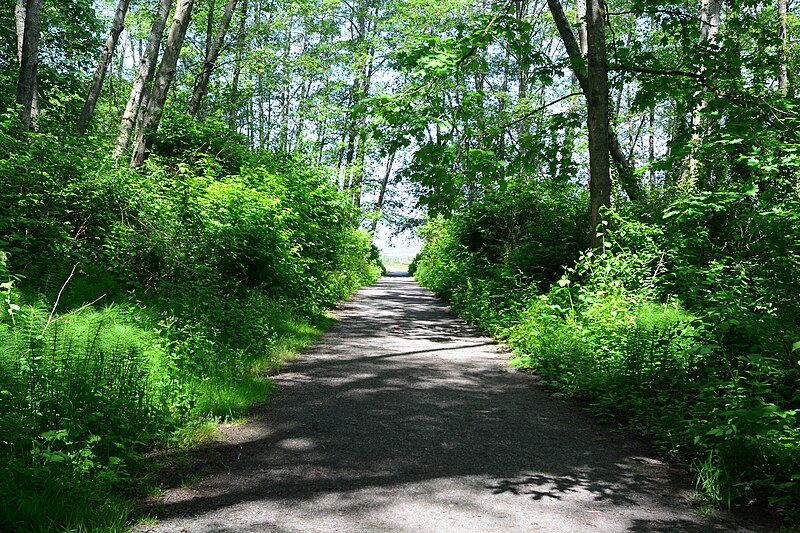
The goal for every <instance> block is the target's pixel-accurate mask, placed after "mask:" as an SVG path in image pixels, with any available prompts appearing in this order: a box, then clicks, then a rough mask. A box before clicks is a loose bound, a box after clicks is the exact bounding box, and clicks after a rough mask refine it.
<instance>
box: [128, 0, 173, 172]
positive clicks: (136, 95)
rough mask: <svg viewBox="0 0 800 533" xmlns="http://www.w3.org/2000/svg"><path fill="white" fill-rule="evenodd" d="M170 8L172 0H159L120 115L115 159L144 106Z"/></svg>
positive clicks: (129, 137) (129, 136)
mask: <svg viewBox="0 0 800 533" xmlns="http://www.w3.org/2000/svg"><path fill="white" fill-rule="evenodd" d="M171 8H172V0H161V3H160V4H159V6H158V11H157V12H156V17H155V20H154V21H153V26H152V29H151V30H150V38H149V40H148V41H147V47H146V48H145V50H144V52H143V53H142V54H141V56H142V60H141V63H140V64H139V70H138V71H137V72H136V76H135V77H134V80H133V86H132V87H131V94H130V97H129V98H128V103H127V105H126V106H125V112H124V113H123V115H122V122H121V123H120V126H119V135H118V136H117V141H116V143H115V144H114V158H115V159H119V156H120V155H122V153H123V152H124V151H125V150H127V149H128V143H129V142H130V140H131V133H132V132H133V126H134V124H135V122H136V116H137V115H138V114H139V109H140V107H141V106H142V105H146V102H145V101H144V94H145V87H146V86H147V84H148V83H150V80H152V79H153V73H154V72H155V69H156V61H157V59H158V51H159V49H160V48H161V38H162V36H163V35H164V28H165V27H166V25H167V16H169V10H170V9H171Z"/></svg>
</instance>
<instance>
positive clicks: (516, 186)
mask: <svg viewBox="0 0 800 533" xmlns="http://www.w3.org/2000/svg"><path fill="white" fill-rule="evenodd" d="M799 39H800V6H798V5H796V3H795V2H791V1H789V0H771V1H768V2H765V1H755V0H725V1H723V0H694V1H687V0H684V1H666V0H650V1H644V0H607V1H606V2H603V1H601V0H575V1H574V2H572V1H559V0H546V1H545V0H481V1H469V0H437V1H431V0H340V1H337V0H294V1H291V2H290V1H283V2H282V1H277V0H220V1H217V0H118V1H117V0H60V1H59V2H53V1H51V0H5V1H4V3H3V5H2V9H0V86H2V88H3V89H2V91H0V206H2V210H3V216H2V218H0V293H2V310H0V313H1V316H0V461H2V463H3V464H5V465H7V467H6V468H4V469H2V470H1V471H0V502H2V503H1V504H0V524H4V525H6V526H7V527H8V528H9V529H11V530H18V531H76V532H77V531H122V530H125V528H127V527H128V526H129V518H128V517H129V513H130V512H131V509H132V504H131V501H132V500H134V499H135V498H136V497H139V496H141V495H142V494H146V493H148V491H154V490H157V489H156V488H154V487H152V486H151V485H150V484H149V476H150V472H151V471H152V463H153V455H152V450H153V449H161V450H164V449H180V448H182V447H186V446H191V445H192V443H196V442H198V441H200V440H202V439H203V438H204V437H205V436H207V435H208V434H210V433H212V432H213V428H214V427H215V426H216V425H217V424H218V423H219V422H220V421H229V422H232V421H236V420H239V419H240V418H241V417H242V416H244V415H245V414H246V412H247V410H248V408H249V407H250V406H251V405H253V404H254V403H256V402H260V401H263V400H264V399H265V398H267V397H268V396H269V395H270V394H271V392H272V389H273V385H272V383H271V381H270V377H269V376H270V373H271V372H273V371H274V370H275V369H276V368H278V367H279V366H280V365H281V364H282V362H283V361H284V360H286V359H287V358H290V357H293V356H294V355H295V354H297V353H298V352H300V351H302V349H303V348H304V347H305V346H307V345H308V344H309V343H311V342H313V341H314V340H315V339H316V338H317V336H318V335H319V334H320V332H321V331H323V330H324V329H325V328H326V326H327V324H328V323H329V322H330V320H331V319H330V318H329V315H328V314H327V313H326V312H327V310H329V309H331V308H332V307H334V306H335V305H336V303H337V302H338V301H341V300H342V299H345V298H347V297H348V295H349V294H350V293H352V292H353V291H354V290H356V289H357V288H359V287H361V286H363V285H365V284H369V283H372V282H373V281H375V280H376V279H377V278H378V277H379V276H380V275H381V272H382V270H383V265H382V263H381V258H380V251H379V250H378V249H377V248H376V247H375V245H374V244H373V241H374V239H375V236H376V234H377V233H378V232H380V231H384V232H391V233H393V234H395V235H403V234H409V233H415V234H417V235H420V236H421V237H422V238H423V239H424V246H423V248H422V251H421V252H420V254H419V255H418V256H417V257H416V258H415V259H414V261H413V262H412V264H411V265H410V267H409V271H410V272H411V273H412V274H413V275H414V276H415V277H416V278H417V280H418V281H419V282H420V283H421V284H423V285H424V286H426V287H428V288H430V289H431V290H433V291H434V292H435V293H436V294H437V295H439V296H441V297H443V298H445V299H446V300H448V301H449V302H450V304H451V307H452V309H453V310H454V311H455V312H457V313H458V314H459V315H461V316H462V317H464V318H465V319H466V320H467V321H469V322H470V323H472V324H474V325H476V326H477V327H479V328H480V329H482V330H483V331H486V332H488V333H491V334H492V335H493V336H495V337H496V338H498V339H500V340H501V341H502V342H503V343H504V344H505V345H507V346H508V347H509V348H510V349H511V350H512V351H513V363H514V364H515V365H516V366H518V367H519V368H520V369H521V370H523V371H527V372H532V373H535V374H536V375H538V376H540V379H541V381H542V382H543V383H544V384H545V385H546V386H547V387H549V388H552V389H553V390H557V391H559V392H560V393H561V394H562V395H563V397H565V398H568V399H572V400H575V401H578V402H584V403H585V404H587V405H589V406H591V409H592V411H593V412H594V413H595V415H596V416H597V417H598V418H600V419H601V420H604V421H608V422H610V423H614V424H619V425H621V426H624V427H627V428H630V429H631V430H633V431H635V432H637V433H639V434H641V435H643V436H644V437H645V438H647V439H648V440H650V441H652V442H653V443H654V445H655V446H656V447H657V449H658V450H659V452H660V453H661V454H663V456H664V457H667V458H669V459H670V460H671V461H674V462H675V463H676V464H679V465H682V466H684V467H685V468H686V469H688V470H689V471H690V472H691V476H692V479H693V480H694V484H695V487H696V492H697V499H698V501H700V502H702V504H703V505H707V506H708V507H709V508H713V507H716V506H719V507H722V508H738V509H748V508H751V507H754V508H755V507H757V508H768V509H771V510H772V512H776V513H779V514H780V515H781V516H783V517H785V519H786V520H787V521H790V522H792V521H797V520H798V519H800V422H799V421H798V410H799V409H800V108H799V107H798V82H800V79H798V74H799V73H800V41H799Z"/></svg>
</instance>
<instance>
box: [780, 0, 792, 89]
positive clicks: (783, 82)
mask: <svg viewBox="0 0 800 533" xmlns="http://www.w3.org/2000/svg"><path fill="white" fill-rule="evenodd" d="M787 3H788V0H778V39H780V45H779V47H778V61H779V63H778V88H779V89H780V92H781V95H782V96H784V97H785V96H788V95H789V69H788V68H787V66H786V45H787V39H786V11H787V5H786V4H787Z"/></svg>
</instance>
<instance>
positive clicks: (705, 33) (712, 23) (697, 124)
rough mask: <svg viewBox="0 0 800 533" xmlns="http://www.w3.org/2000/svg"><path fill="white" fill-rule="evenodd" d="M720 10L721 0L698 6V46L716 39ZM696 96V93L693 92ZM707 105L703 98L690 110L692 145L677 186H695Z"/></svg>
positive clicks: (704, 2)
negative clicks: (704, 111) (704, 112)
mask: <svg viewBox="0 0 800 533" xmlns="http://www.w3.org/2000/svg"><path fill="white" fill-rule="evenodd" d="M721 11H722V0H702V5H701V8H700V43H699V44H700V46H701V47H703V46H706V45H709V44H712V45H713V44H714V43H716V41H717V32H718V31H719V24H720V16H721ZM705 70H706V69H705V67H700V70H699V73H700V74H702V73H703V72H705ZM695 96H697V94H695ZM706 107H708V100H706V99H705V98H703V99H702V100H701V101H700V103H699V104H697V106H696V107H695V108H694V111H693V112H692V128H691V131H692V145H691V149H690V151H689V157H688V158H687V160H686V165H685V166H684V168H685V172H683V173H682V176H681V181H680V183H679V186H680V187H681V188H682V189H686V190H690V189H693V188H695V187H696V186H697V172H698V168H697V164H698V163H697V152H698V150H699V148H700V143H701V142H702V140H703V132H702V131H701V128H702V125H703V110H705V108H706Z"/></svg>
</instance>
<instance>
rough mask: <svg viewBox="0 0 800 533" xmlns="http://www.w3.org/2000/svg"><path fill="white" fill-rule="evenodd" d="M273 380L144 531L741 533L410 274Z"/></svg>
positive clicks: (364, 300)
mask: <svg viewBox="0 0 800 533" xmlns="http://www.w3.org/2000/svg"><path fill="white" fill-rule="evenodd" d="M276 382H277V384H278V390H279V392H278V394H277V396H276V397H275V398H274V399H273V400H271V401H270V402H269V403H268V404H266V405H263V406H260V407H258V408H257V409H256V410H255V411H254V413H253V416H252V421H251V422H250V423H249V424H246V425H244V426H242V427H239V428H237V429H236V430H234V431H232V432H231V433H230V435H229V440H228V441H227V442H224V443H220V444H216V445H213V446H212V447H211V448H210V449H205V450H204V451H203V452H202V453H201V454H200V455H199V456H198V457H197V458H196V461H197V462H196V463H195V468H196V469H198V471H200V472H202V473H204V474H207V475H206V476H205V478H204V479H203V480H202V481H201V482H199V483H197V484H196V485H194V486H192V487H191V488H190V489H186V488H181V487H180V483H179V480H176V483H175V484H174V485H172V486H168V487H166V489H167V490H166V492H165V495H164V497H163V498H162V499H161V500H160V501H159V502H158V508H159V513H158V514H160V515H162V519H161V521H160V522H159V524H158V525H155V526H147V527H143V528H141V529H140V530H144V531H150V530H153V531H156V530H157V531H175V530H180V528H185V529H183V530H186V531H203V532H210V531H219V532H223V531H225V532H228V531H230V532H233V531H253V532H255V531H537V530H541V531H583V530H595V531H631V532H643V531H698V532H699V531H734V530H747V529H745V528H740V527H737V526H736V525H734V524H732V522H730V520H728V521H727V522H722V521H716V522H711V521H708V520H703V519H700V518H698V517H697V516H695V515H693V514H692V512H691V509H690V506H689V502H688V498H689V495H690V493H689V491H688V490H687V489H686V487H685V486H681V485H679V484H676V472H675V471H674V470H672V469H670V468H669V467H667V466H666V465H664V464H662V463H661V462H660V461H658V460H655V459H652V458H651V456H650V454H649V452H648V450H647V449H646V448H643V447H642V445H641V444H639V443H637V442H636V441H634V440H632V439H630V437H628V436H627V435H625V434H622V433H615V432H612V431H609V430H608V429H607V428H604V427H601V426H598V425H597V424H596V423H595V422H594V421H593V419H592V418H591V417H590V416H588V415H587V414H586V413H585V412H583V411H582V410H581V409H579V408H576V407H574V406H565V405H563V404H562V403H561V402H559V401H558V400H557V399H554V398H552V397H551V396H549V395H547V394H546V393H544V392H542V391H541V390H540V389H539V388H538V387H537V386H536V385H535V382H534V380H533V378H531V377H530V376H527V375H525V374H522V373H517V372H514V371H513V370H510V369H509V368H508V367H507V366H506V364H505V361H504V356H503V355H502V354H499V353H498V352H497V350H496V348H495V346H494V342H493V341H492V340H491V339H489V338H486V337H484V336H481V335H480V334H478V333H477V332H476V331H474V330H473V329H472V328H470V327H469V326H467V325H466V324H465V323H464V322H463V321H461V320H459V319H457V318H455V317H454V316H452V315H451V314H450V313H449V312H448V310H447V306H446V305H445V304H444V303H443V302H441V301H440V300H438V299H436V298H434V297H433V296H432V295H431V294H430V293H429V292H428V291H427V290H424V289H422V288H420V287H419V286H418V285H417V284H416V282H415V281H414V280H413V279H411V278H408V277H384V278H382V279H381V280H380V281H379V282H378V283H377V284H375V285H374V286H372V287H369V288H366V289H363V290H362V291H360V292H359V293H358V295H357V296H356V297H355V298H354V299H353V300H352V301H350V302H347V303H346V304H345V305H343V307H342V309H341V310H340V312H339V321H338V322H337V323H336V324H334V326H333V327H332V329H331V330H330V331H329V332H328V333H327V334H326V335H325V336H324V337H323V339H322V340H321V341H320V342H319V343H318V344H317V345H316V346H314V347H313V348H312V350H311V351H310V352H309V353H308V354H307V355H305V356H303V357H302V358H301V359H300V360H298V361H297V362H295V363H293V364H292V365H291V366H290V367H289V368H288V369H287V370H286V371H285V372H284V373H283V374H281V375H279V376H277V377H276ZM150 512H153V509H151V510H150Z"/></svg>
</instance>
